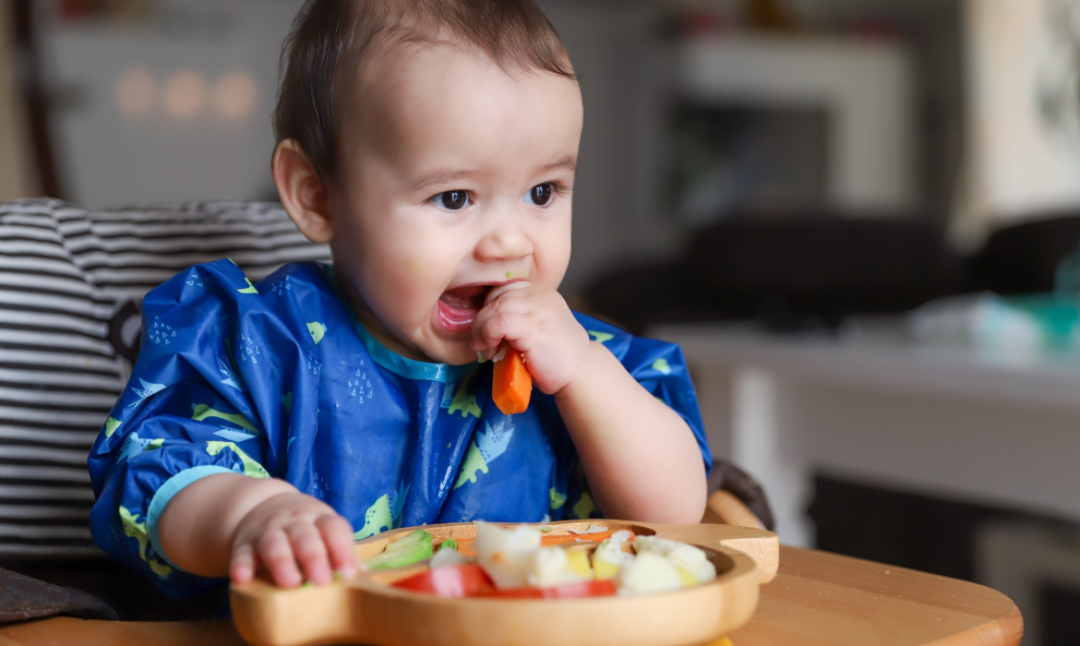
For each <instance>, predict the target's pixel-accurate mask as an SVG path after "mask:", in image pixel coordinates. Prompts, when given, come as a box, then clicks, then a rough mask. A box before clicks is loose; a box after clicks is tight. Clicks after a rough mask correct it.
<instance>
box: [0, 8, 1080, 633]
mask: <svg viewBox="0 0 1080 646" xmlns="http://www.w3.org/2000/svg"><path fill="white" fill-rule="evenodd" d="M300 4H301V2H300V1H299V0H182V1H180V0H37V1H33V2H31V1H29V0H0V200H3V199H9V198H15V197H25V196H40V195H48V196H53V197H59V198H62V199H65V200H68V201H71V202H73V203H75V204H77V205H79V206H82V207H85V208H90V209H98V208H103V207H109V206H116V205H129V204H133V203H144V202H155V203H158V202H169V203H175V202H181V201H185V200H207V199H239V200H275V199H276V194H275V191H274V188H273V184H272V182H271V179H270V176H269V160H270V154H271V151H272V149H273V144H274V141H273V137H272V133H271V128H270V112H271V110H272V107H273V103H274V93H275V79H276V75H277V60H278V52H279V47H280V44H281V41H282V39H283V38H284V36H285V34H286V33H287V31H288V28H289V24H290V21H291V19H292V17H293V16H294V14H295V12H296V11H297V9H298V8H299V6H300ZM540 4H541V6H542V7H543V8H544V10H545V11H546V12H547V13H548V15H549V17H550V18H551V20H552V22H553V23H554V24H555V26H556V27H557V28H558V29H559V31H560V33H561V34H562V36H563V39H564V40H565V42H566V45H567V47H568V49H569V51H570V54H571V57H572V58H573V61H574V65H575V67H576V69H577V71H578V72H579V74H580V76H581V79H582V81H581V82H582V88H583V92H584V96H585V104H586V127H585V133H584V139H583V142H582V157H581V163H580V174H579V180H578V185H577V189H576V191H575V214H576V223H575V232H574V245H575V250H574V259H573V262H572V266H571V271H570V273H569V275H568V277H567V280H566V283H565V285H564V291H565V294H566V296H567V298H568V299H569V300H571V302H572V303H574V304H575V306H576V307H578V308H579V309H582V310H584V311H587V312H590V313H593V314H595V315H597V316H601V317H603V318H606V319H608V320H611V321H614V322H616V323H618V324H621V325H623V326H625V327H627V328H629V329H631V330H633V331H634V332H636V333H644V334H651V335H656V336H661V337H664V338H667V339H670V340H673V341H677V342H679V343H681V344H682V345H683V348H684V351H685V352H686V354H687V356H688V360H689V363H690V365H691V367H692V369H693V371H694V375H695V382H696V384H697V387H698V391H699V396H700V398H701V402H702V409H703V413H704V416H705V419H706V425H707V427H708V432H709V435H710V442H711V443H712V446H713V450H714V452H715V453H716V454H717V456H718V457H722V458H726V459H731V460H733V461H734V462H736V463H737V464H739V465H740V466H741V467H743V468H744V469H746V470H747V471H749V472H751V473H752V474H754V475H755V476H756V477H757V478H758V479H759V480H760V481H761V483H762V484H763V485H764V487H765V489H766V491H767V492H768V493H769V495H770V497H771V499H772V502H773V507H774V510H775V512H776V516H777V520H778V531H779V533H780V535H781V538H782V539H783V540H784V541H785V542H787V543H791V544H796V545H803V546H812V547H819V548H822V549H827V550H831V551H835V552H840V553H845V554H851V555H855V556H861V557H866V558H871V559H875V560H878V561H884V562H887V563H892V564H896V565H902V566H907V567H913V568H917V569H920V570H926V571H930V572H936V573H940V574H944V575H949V576H954V577H959V578H964V579H969V580H975V581H979V582H981V583H985V584H988V585H991V586H993V587H995V588H997V589H999V590H1002V591H1003V592H1005V593H1007V594H1008V595H1009V596H1011V597H1012V598H1013V599H1014V600H1016V601H1017V603H1018V605H1020V607H1021V609H1022V611H1023V613H1024V616H1025V620H1026V624H1027V631H1028V632H1027V636H1026V637H1025V644H1052V645H1055V646H1056V645H1064V644H1080V619H1078V617H1080V613H1076V612H1075V608H1076V607H1077V603H1078V602H1080V468H1078V465H1077V462H1078V460H1080V356H1078V353H1077V351H1076V346H1077V345H1078V343H1080V252H1078V246H1080V0H693V1H691V0H651V1H650V0H623V1H616V0H542V1H541V2H540Z"/></svg>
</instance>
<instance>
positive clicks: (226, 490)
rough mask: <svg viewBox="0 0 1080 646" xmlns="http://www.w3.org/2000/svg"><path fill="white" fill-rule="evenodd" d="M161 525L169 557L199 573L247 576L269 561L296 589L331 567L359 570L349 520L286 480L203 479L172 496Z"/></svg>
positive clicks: (284, 583) (326, 576)
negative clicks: (298, 566)
mask: <svg viewBox="0 0 1080 646" xmlns="http://www.w3.org/2000/svg"><path fill="white" fill-rule="evenodd" d="M159 528H160V534H161V546H162V549H163V550H164V551H165V554H166V556H168V558H169V560H171V561H172V562H173V563H175V564H176V565H178V566H179V567H181V568H183V569H185V570H187V571H188V572H191V573H192V574H197V575H199V576H206V577H223V576H226V575H229V576H231V578H232V579H233V581H236V582H237V583H244V582H247V581H250V580H251V578H252V576H253V575H254V573H255V569H256V567H257V566H258V565H259V564H262V565H265V566H266V568H267V569H268V570H269V571H270V573H271V575H272V576H273V578H274V581H275V582H277V584H278V585H279V586H281V587H284V588H293V587H296V586H298V585H300V583H301V582H303V581H304V580H307V581H310V582H312V583H314V584H315V585H326V584H328V583H330V581H331V580H332V571H331V567H332V568H333V570H334V571H337V572H339V573H341V574H342V575H343V576H346V577H351V576H353V575H355V574H356V558H355V556H354V553H353V540H352V528H351V527H350V526H349V522H348V521H347V520H345V519H344V518H342V517H341V516H339V515H338V514H337V513H336V512H335V511H334V510H333V508H331V507H330V506H329V505H327V504H326V503H324V502H321V501H319V500H317V499H315V498H313V497H311V496H308V495H305V494H302V493H300V492H299V491H297V490H296V488H295V487H293V486H292V485H290V484H289V483H287V482H285V481H284V480H277V479H262V478H249V477H247V476H243V475H240V474H232V473H222V474H217V475H212V476H208V477H206V478H202V479H201V480H198V481H196V482H194V483H192V484H191V485H189V486H187V487H186V488H184V489H183V490H182V491H181V492H180V493H178V494H177V495H176V496H175V497H174V498H173V499H172V500H171V501H170V502H169V504H168V506H167V507H166V508H165V511H164V512H163V513H162V515H161V520H160V522H159ZM298 563H299V565H300V568H297V564H298ZM301 569H302V570H303V572H302V573H301Z"/></svg>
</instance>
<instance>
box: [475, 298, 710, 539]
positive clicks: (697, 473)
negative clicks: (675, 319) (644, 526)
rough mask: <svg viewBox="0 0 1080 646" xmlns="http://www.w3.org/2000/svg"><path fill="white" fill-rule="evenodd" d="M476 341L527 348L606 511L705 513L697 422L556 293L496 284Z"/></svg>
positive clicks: (688, 518) (689, 519)
mask: <svg viewBox="0 0 1080 646" xmlns="http://www.w3.org/2000/svg"><path fill="white" fill-rule="evenodd" d="M473 331H474V335H473V348H474V349H475V350H477V351H481V352H484V353H485V355H486V356H489V357H490V356H491V355H493V354H494V353H495V352H496V350H497V348H498V346H499V345H500V344H501V343H502V342H503V341H507V342H509V343H510V344H511V345H512V346H513V347H514V348H515V349H516V350H518V351H519V352H523V353H524V354H525V357H526V361H527V367H528V369H529V372H530V373H531V374H532V376H533V379H534V381H535V383H536V385H537V387H538V388H540V390H542V391H543V392H545V393H548V394H554V395H555V401H556V403H557V404H558V407H559V412H560V413H561V415H562V418H563V421H564V422H565V423H566V426H567V428H568V430H569V431H570V436H571V438H573V441H574V446H575V448H576V449H577V452H578V455H579V456H580V458H581V462H582V465H583V466H584V468H585V474H586V477H587V478H588V481H589V487H590V490H591V492H592V494H593V496H594V497H595V498H596V500H597V502H598V503H599V505H600V507H601V509H602V510H603V511H604V514H605V515H606V516H608V517H609V518H624V519H627V520H643V521H652V522H664V523H697V522H700V521H701V517H702V514H703V513H704V511H705V498H706V486H705V464H704V460H702V455H701V451H700V450H699V448H698V446H697V441H696V440H695V438H694V434H693V433H692V432H691V430H690V427H689V426H688V425H687V423H686V422H685V421H684V420H683V418H682V417H680V416H679V414H678V413H676V412H675V411H674V410H672V409H671V408H670V407H668V406H667V405H666V404H665V403H663V402H661V401H658V400H657V399H656V398H655V397H653V395H652V394H651V393H649V392H648V391H647V390H646V389H645V388H644V387H642V386H641V384H639V383H638V382H637V381H636V380H635V379H634V377H633V376H631V375H630V373H629V372H627V370H626V368H625V367H623V365H622V363H620V362H619V360H618V359H617V358H616V357H615V355H613V354H612V353H611V352H610V351H608V350H607V348H605V347H604V346H603V345H602V344H600V343H598V342H595V341H590V340H589V335H588V333H587V332H586V331H585V329H584V328H583V327H582V326H581V324H580V323H578V321H577V319H576V318H575V317H574V315H573V313H572V312H571V311H570V308H569V307H568V306H567V305H566V302H565V300H563V298H562V297H561V296H560V295H559V294H558V292H555V291H554V290H550V289H544V288H541V287H538V286H533V285H528V284H527V283H516V284H514V285H510V286H507V287H504V288H499V289H497V290H494V291H493V292H492V293H491V295H489V297H488V304H487V306H486V307H485V308H484V309H483V310H481V311H480V313H479V314H478V315H477V318H476V322H475V323H474V328H473Z"/></svg>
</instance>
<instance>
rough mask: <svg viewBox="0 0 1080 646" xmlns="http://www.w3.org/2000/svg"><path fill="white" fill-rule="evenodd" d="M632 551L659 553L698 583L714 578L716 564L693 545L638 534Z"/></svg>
mask: <svg viewBox="0 0 1080 646" xmlns="http://www.w3.org/2000/svg"><path fill="white" fill-rule="evenodd" d="M634 551H636V552H637V553H638V554H642V553H646V552H652V553H655V554H659V555H660V556H663V557H665V558H667V559H668V560H670V561H671V562H672V563H673V564H674V565H676V566H678V567H681V568H682V569H684V570H686V571H687V572H688V573H689V574H690V575H691V576H693V577H694V579H695V580H696V581H697V582H698V583H708V582H709V581H712V580H714V579H716V566H714V565H713V564H712V562H710V561H709V559H708V557H707V556H706V555H705V552H704V551H703V550H701V549H698V548H696V547H694V546H693V545H687V544H686V543H680V542H678V541H673V540H669V539H666V538H657V537H655V536H638V537H637V538H636V539H634Z"/></svg>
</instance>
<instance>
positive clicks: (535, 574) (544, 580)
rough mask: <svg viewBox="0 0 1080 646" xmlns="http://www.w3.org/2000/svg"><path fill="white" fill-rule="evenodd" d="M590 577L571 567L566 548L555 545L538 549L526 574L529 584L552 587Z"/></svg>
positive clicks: (581, 581) (580, 581)
mask: <svg viewBox="0 0 1080 646" xmlns="http://www.w3.org/2000/svg"><path fill="white" fill-rule="evenodd" d="M589 578H590V577H583V576H581V575H579V574H578V573H576V572H574V570H573V568H571V567H570V560H569V558H568V556H567V553H566V550H565V549H563V548H561V547H558V546H554V547H545V548H543V549H539V550H536V551H535V552H533V554H532V562H531V563H530V564H529V571H528V574H527V575H526V580H527V581H528V584H529V585H531V586H534V587H537V588H551V587H555V586H558V585H568V584H571V583H583V582H585V581H588V580H589Z"/></svg>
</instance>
